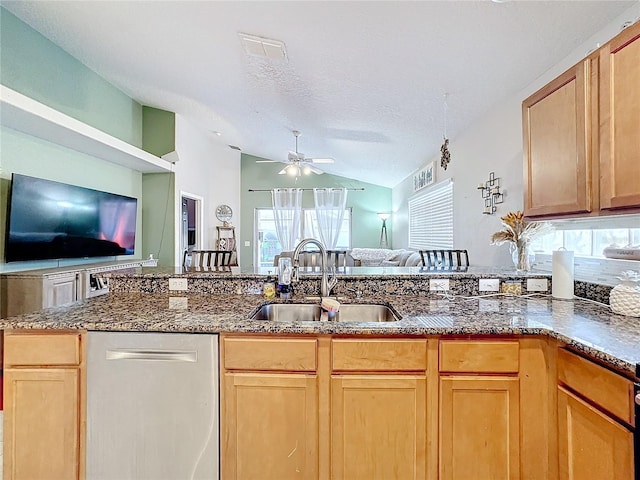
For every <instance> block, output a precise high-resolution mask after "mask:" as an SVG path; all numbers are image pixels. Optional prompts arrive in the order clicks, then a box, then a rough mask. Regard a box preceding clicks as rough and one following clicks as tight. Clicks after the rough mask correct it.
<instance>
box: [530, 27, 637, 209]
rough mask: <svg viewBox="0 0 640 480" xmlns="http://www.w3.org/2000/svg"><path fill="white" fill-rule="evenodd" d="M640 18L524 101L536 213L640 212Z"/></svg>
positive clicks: (533, 202) (531, 202) (531, 189)
mask: <svg viewBox="0 0 640 480" xmlns="http://www.w3.org/2000/svg"><path fill="white" fill-rule="evenodd" d="M639 57H640V22H636V23H635V24H634V25H632V26H629V27H627V28H626V29H625V30H623V31H622V32H621V33H619V34H618V35H617V36H616V37H614V38H613V39H612V40H611V41H610V42H608V43H607V44H605V45H604V46H603V47H601V48H600V49H599V50H597V51H596V52H594V53H592V54H590V55H589V56H588V57H587V58H585V59H584V60H583V61H581V62H580V63H578V64H577V65H576V66H574V67H572V68H570V69H569V70H568V71H566V72H565V73H563V74H562V75H560V76H559V77H558V78H556V79H554V80H553V81H552V82H550V83H549V84H548V85H546V86H544V87H543V88H541V89H540V90H539V91H537V92H536V93H534V94H533V95H531V96H530V97H529V98H527V99H526V100H524V102H523V103H522V125H523V153H524V169H523V170H524V213H525V215H526V216H528V217H541V218H553V217H562V216H589V215H611V214H615V213H635V212H638V211H640V182H639V181H638V178H640V162H639V161H638V151H640V128H639V127H638V125H640V89H639V88H638V85H639V84H640V62H638V58H639Z"/></svg>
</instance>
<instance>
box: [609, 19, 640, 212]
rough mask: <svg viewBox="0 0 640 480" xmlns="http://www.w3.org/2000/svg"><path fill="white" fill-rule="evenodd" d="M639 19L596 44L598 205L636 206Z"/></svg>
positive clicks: (639, 193)
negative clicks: (598, 102)
mask: <svg viewBox="0 0 640 480" xmlns="http://www.w3.org/2000/svg"><path fill="white" fill-rule="evenodd" d="M639 58H640V22H636V23H635V24H634V25H631V26H630V27H627V28H626V29H624V30H623V31H622V32H621V33H620V34H619V35H618V36H616V37H615V38H614V39H613V40H611V41H610V42H609V43H607V44H606V45H604V46H603V47H602V48H601V49H600V73H601V74H600V78H601V81H600V208H601V209H603V210H614V209H626V208H634V207H635V208H636V209H637V208H640V157H639V155H640V88H639V87H638V85H640V61H639V60H638V59H639Z"/></svg>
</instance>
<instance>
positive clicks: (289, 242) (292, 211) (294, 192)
mask: <svg viewBox="0 0 640 480" xmlns="http://www.w3.org/2000/svg"><path fill="white" fill-rule="evenodd" d="M271 196H272V199H273V218H274V220H275V222H276V233H277V234H278V240H280V245H282V250H283V251H284V252H290V251H292V250H293V249H294V248H296V242H297V240H298V234H299V232H300V215H301V213H302V189H300V188H274V189H273V191H272V192H271Z"/></svg>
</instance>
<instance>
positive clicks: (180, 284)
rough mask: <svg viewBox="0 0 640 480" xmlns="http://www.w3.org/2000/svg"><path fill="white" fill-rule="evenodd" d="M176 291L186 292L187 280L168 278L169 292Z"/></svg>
mask: <svg viewBox="0 0 640 480" xmlns="http://www.w3.org/2000/svg"><path fill="white" fill-rule="evenodd" d="M176 290H180V291H186V290H187V279H186V278H170V279H169V291H170V292H173V291H176Z"/></svg>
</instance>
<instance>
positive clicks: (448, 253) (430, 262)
mask: <svg viewBox="0 0 640 480" xmlns="http://www.w3.org/2000/svg"><path fill="white" fill-rule="evenodd" d="M420 257H422V264H423V265H424V266H425V267H426V268H433V269H436V268H440V269H443V270H456V269H466V268H467V267H468V266H469V253H468V252H467V251H466V250H420Z"/></svg>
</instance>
